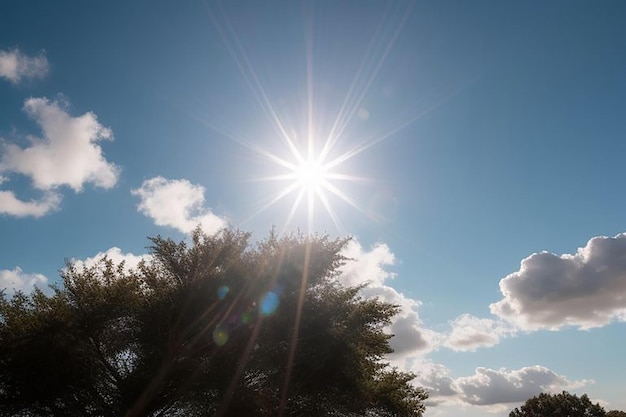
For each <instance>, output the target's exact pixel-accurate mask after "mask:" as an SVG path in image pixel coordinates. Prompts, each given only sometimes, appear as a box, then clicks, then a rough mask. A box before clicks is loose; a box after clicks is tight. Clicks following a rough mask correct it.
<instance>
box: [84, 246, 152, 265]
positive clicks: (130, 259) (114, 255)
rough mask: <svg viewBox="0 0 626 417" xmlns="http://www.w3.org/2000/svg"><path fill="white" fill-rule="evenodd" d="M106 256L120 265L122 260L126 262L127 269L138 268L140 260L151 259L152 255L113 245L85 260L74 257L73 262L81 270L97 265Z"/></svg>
mask: <svg viewBox="0 0 626 417" xmlns="http://www.w3.org/2000/svg"><path fill="white" fill-rule="evenodd" d="M105 256H106V257H107V258H109V259H110V260H112V261H113V263H114V264H115V265H119V264H120V263H121V262H124V267H125V268H126V270H131V269H136V268H137V266H138V265H139V262H141V261H142V260H148V259H150V255H135V254H133V253H131V252H128V253H123V252H122V250H121V249H120V248H118V247H117V246H113V247H112V248H109V249H107V250H106V251H105V252H98V253H97V254H96V255H94V256H91V257H89V258H87V259H85V260H77V259H73V260H72V262H73V264H74V266H75V267H76V268H78V269H79V270H80V269H82V268H83V267H86V268H91V267H94V266H96V265H97V264H98V263H99V262H100V261H101V260H102V259H103V258H104V257H105Z"/></svg>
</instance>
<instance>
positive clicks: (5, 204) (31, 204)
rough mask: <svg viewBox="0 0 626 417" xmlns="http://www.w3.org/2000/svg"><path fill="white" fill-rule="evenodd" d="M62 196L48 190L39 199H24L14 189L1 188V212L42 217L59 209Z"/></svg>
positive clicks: (18, 215)
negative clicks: (17, 195) (4, 189)
mask: <svg viewBox="0 0 626 417" xmlns="http://www.w3.org/2000/svg"><path fill="white" fill-rule="evenodd" d="M60 202H61V196H60V195H59V194H58V193H55V192H47V193H45V195H44V196H43V198H41V199H39V200H31V201H22V200H20V199H19V198H17V197H16V196H15V193H13V191H3V190H0V214H8V215H9V216H15V217H27V216H32V217H41V216H43V215H46V214H48V213H49V212H51V211H54V210H56V209H58V207H59V203H60Z"/></svg>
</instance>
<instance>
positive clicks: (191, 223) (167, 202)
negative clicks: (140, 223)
mask: <svg viewBox="0 0 626 417" xmlns="http://www.w3.org/2000/svg"><path fill="white" fill-rule="evenodd" d="M131 193H132V194H133V195H135V196H138V197H139V198H140V200H141V201H140V202H139V205H138V210H139V212H140V213H142V214H144V215H145V216H148V217H150V218H152V219H153V220H154V222H155V223H156V224H157V225H158V226H169V227H173V228H175V229H178V230H180V231H181V232H183V233H190V232H192V231H193V230H194V229H195V228H196V227H197V226H198V225H200V227H201V228H202V230H203V231H204V232H205V233H208V234H214V233H217V232H218V231H219V230H220V229H222V228H224V227H226V225H227V222H226V220H224V219H223V218H221V217H218V216H217V215H215V214H213V212H211V210H209V209H207V208H205V207H204V187H202V186H201V185H194V184H192V183H191V182H189V181H188V180H184V179H183V180H169V179H166V178H163V177H160V176H159V177H154V178H150V179H148V180H145V181H144V182H143V183H142V184H141V187H139V188H137V189H134V190H132V191H131Z"/></svg>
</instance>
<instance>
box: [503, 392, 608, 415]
mask: <svg viewBox="0 0 626 417" xmlns="http://www.w3.org/2000/svg"><path fill="white" fill-rule="evenodd" d="M605 416H606V412H605V411H604V408H602V406H600V404H593V403H592V402H591V400H590V399H589V397H587V394H583V395H582V396H581V397H578V396H576V395H574V394H570V393H568V392H566V391H563V392H562V393H560V394H545V393H543V394H539V395H537V396H535V397H532V398H530V399H528V400H526V402H525V403H524V405H522V406H521V407H520V408H515V409H514V410H513V411H511V412H510V413H509V417H605Z"/></svg>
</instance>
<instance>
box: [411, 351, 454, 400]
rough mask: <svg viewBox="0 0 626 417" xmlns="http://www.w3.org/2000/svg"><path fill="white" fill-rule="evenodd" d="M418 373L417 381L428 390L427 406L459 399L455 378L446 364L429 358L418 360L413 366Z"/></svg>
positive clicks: (417, 383)
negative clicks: (428, 359) (455, 387)
mask: <svg viewBox="0 0 626 417" xmlns="http://www.w3.org/2000/svg"><path fill="white" fill-rule="evenodd" d="M412 368H413V369H412V371H413V372H415V373H416V374H417V378H416V379H415V381H414V382H415V383H416V385H418V386H421V387H424V388H425V389H426V390H427V391H428V402H427V404H426V405H427V406H435V405H439V404H442V403H443V402H446V401H448V402H449V401H452V400H455V399H457V392H456V390H455V389H454V379H453V378H452V377H451V373H450V370H449V369H448V368H446V367H445V366H444V365H442V364H439V363H434V362H431V361H427V360H418V361H417V362H416V363H415V364H413V366H412Z"/></svg>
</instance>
